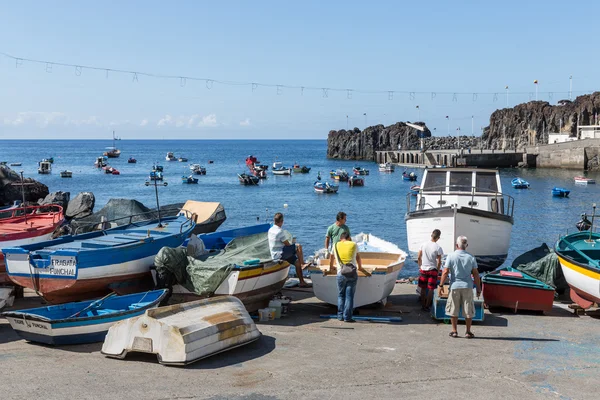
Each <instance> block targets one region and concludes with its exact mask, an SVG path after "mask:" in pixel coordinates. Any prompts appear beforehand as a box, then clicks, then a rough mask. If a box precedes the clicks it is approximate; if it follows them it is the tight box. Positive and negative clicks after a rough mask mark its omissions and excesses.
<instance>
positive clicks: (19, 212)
mask: <svg viewBox="0 0 600 400" xmlns="http://www.w3.org/2000/svg"><path fill="white" fill-rule="evenodd" d="M36 214H47V215H51V216H52V223H57V222H59V221H60V220H61V219H62V218H63V208H62V207H61V206H59V205H58V204H45V205H42V206H20V207H16V208H8V209H5V210H0V220H3V219H9V218H16V217H32V216H35V215H36Z"/></svg>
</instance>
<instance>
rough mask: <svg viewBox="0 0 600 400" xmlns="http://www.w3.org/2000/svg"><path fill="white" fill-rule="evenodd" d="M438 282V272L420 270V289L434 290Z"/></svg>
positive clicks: (435, 270)
mask: <svg viewBox="0 0 600 400" xmlns="http://www.w3.org/2000/svg"><path fill="white" fill-rule="evenodd" d="M437 282H438V270H437V269H430V270H429V271H423V270H420V272H419V287H420V288H421V289H425V288H427V289H430V290H434V289H435V288H436V286H437Z"/></svg>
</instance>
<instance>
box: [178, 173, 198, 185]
mask: <svg viewBox="0 0 600 400" xmlns="http://www.w3.org/2000/svg"><path fill="white" fill-rule="evenodd" d="M181 183H187V184H191V185H193V184H197V183H198V178H194V176H193V175H190V176H185V175H183V176H182V177H181Z"/></svg>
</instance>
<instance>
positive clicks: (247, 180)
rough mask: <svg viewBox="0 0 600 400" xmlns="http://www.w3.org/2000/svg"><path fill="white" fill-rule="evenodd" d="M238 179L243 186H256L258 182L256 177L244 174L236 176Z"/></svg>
mask: <svg viewBox="0 0 600 400" xmlns="http://www.w3.org/2000/svg"><path fill="white" fill-rule="evenodd" d="M238 179H239V181H240V184H241V185H245V186H252V185H258V182H259V181H260V179H258V177H256V176H254V175H250V174H246V173H243V174H238Z"/></svg>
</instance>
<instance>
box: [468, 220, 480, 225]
mask: <svg viewBox="0 0 600 400" xmlns="http://www.w3.org/2000/svg"><path fill="white" fill-rule="evenodd" d="M469 222H474V223H476V224H478V223H479V220H478V219H470V220H469Z"/></svg>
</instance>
